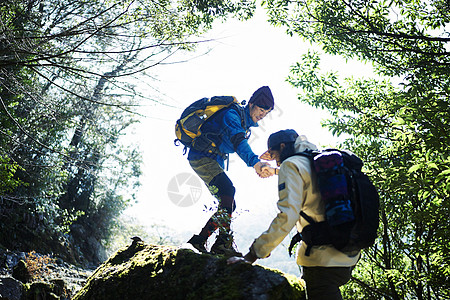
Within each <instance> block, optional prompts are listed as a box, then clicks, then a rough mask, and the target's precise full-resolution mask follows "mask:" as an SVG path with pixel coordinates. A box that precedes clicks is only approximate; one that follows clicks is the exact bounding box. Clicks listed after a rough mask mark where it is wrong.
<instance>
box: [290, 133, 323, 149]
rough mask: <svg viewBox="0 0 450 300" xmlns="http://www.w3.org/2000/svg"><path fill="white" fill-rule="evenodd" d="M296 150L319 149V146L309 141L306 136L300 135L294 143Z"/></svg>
mask: <svg viewBox="0 0 450 300" xmlns="http://www.w3.org/2000/svg"><path fill="white" fill-rule="evenodd" d="M294 148H295V152H296V153H298V152H303V151H305V150H318V148H317V146H316V145H314V144H313V143H311V142H310V141H308V139H307V138H306V136H304V135H299V136H298V137H297V139H296V140H295V143H294Z"/></svg>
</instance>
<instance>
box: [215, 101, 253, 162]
mask: <svg viewBox="0 0 450 300" xmlns="http://www.w3.org/2000/svg"><path fill="white" fill-rule="evenodd" d="M223 122H224V126H226V128H227V130H228V132H229V136H230V142H231V143H232V145H233V148H234V150H235V151H236V153H237V154H238V155H239V157H240V158H241V159H242V160H243V161H244V162H245V163H246V164H247V166H249V167H253V166H255V165H256V164H257V163H258V162H259V161H260V160H259V158H258V155H256V154H255V153H254V152H253V150H252V149H251V148H250V145H249V144H248V140H247V139H246V138H245V130H244V129H243V128H242V125H241V118H240V117H239V115H238V113H237V112H236V111H234V110H229V111H228V112H227V113H226V114H225V115H224V119H223Z"/></svg>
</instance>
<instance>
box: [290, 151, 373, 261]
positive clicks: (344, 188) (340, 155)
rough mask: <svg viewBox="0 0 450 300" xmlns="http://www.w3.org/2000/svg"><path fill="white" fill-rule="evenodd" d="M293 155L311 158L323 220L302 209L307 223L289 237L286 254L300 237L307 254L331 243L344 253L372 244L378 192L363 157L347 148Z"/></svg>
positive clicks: (350, 252) (351, 252)
mask: <svg viewBox="0 0 450 300" xmlns="http://www.w3.org/2000/svg"><path fill="white" fill-rule="evenodd" d="M295 155H301V156H306V157H308V158H309V159H310V161H311V164H312V169H313V172H315V173H316V175H317V181H318V186H319V191H320V194H321V197H322V201H324V202H325V221H322V222H315V221H314V220H313V219H312V218H311V217H310V216H308V215H307V214H306V213H305V212H303V211H301V212H300V215H301V217H303V218H304V219H305V220H306V221H308V223H309V224H308V225H307V226H305V227H304V228H303V230H302V232H301V233H297V234H296V235H295V236H294V237H293V238H292V241H291V245H290V246H289V255H291V251H292V248H293V247H294V245H295V244H296V243H297V242H299V241H300V240H303V241H304V242H305V243H306V245H307V248H306V252H305V255H306V256H309V255H310V252H311V249H312V247H313V246H319V245H329V244H331V245H333V246H334V247H335V248H336V249H338V250H339V251H341V252H344V253H347V254H356V253H357V252H358V251H360V250H361V249H364V248H368V247H370V246H372V245H373V243H374V242H375V239H376V237H377V230H378V225H379V216H378V213H379V195H378V192H377V190H376V188H375V186H374V185H373V183H372V182H371V181H370V179H369V177H368V176H367V175H366V174H364V173H363V172H362V171H361V168H362V166H363V162H362V160H361V159H360V158H359V157H357V156H356V155H355V154H353V153H352V152H350V151H346V150H335V149H326V150H322V151H311V150H307V151H305V152H302V153H296V154H295Z"/></svg>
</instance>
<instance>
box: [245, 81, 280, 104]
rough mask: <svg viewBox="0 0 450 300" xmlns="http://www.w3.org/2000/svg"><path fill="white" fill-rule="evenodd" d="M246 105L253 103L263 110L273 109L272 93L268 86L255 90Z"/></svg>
mask: <svg viewBox="0 0 450 300" xmlns="http://www.w3.org/2000/svg"><path fill="white" fill-rule="evenodd" d="M248 103H253V104H255V105H258V106H259V107H262V108H264V109H270V108H273V107H274V101H273V96H272V92H271V91H270V88H269V87H268V86H262V87H260V88H259V89H257V90H256V91H255V92H254V93H253V95H252V96H251V97H250V100H249V101H248Z"/></svg>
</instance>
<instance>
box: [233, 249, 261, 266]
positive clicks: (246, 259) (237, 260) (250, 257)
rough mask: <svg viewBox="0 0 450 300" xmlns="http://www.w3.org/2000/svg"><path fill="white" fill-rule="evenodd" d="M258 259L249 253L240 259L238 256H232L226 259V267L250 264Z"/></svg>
mask: <svg viewBox="0 0 450 300" xmlns="http://www.w3.org/2000/svg"><path fill="white" fill-rule="evenodd" d="M257 259H258V258H257V257H256V256H255V255H254V254H252V253H251V252H249V253H247V254H246V255H245V256H244V257H240V256H233V257H230V258H229V259H227V264H228V265H232V264H235V263H241V262H243V263H246V264H252V263H254V262H255V261H256V260H257Z"/></svg>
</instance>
